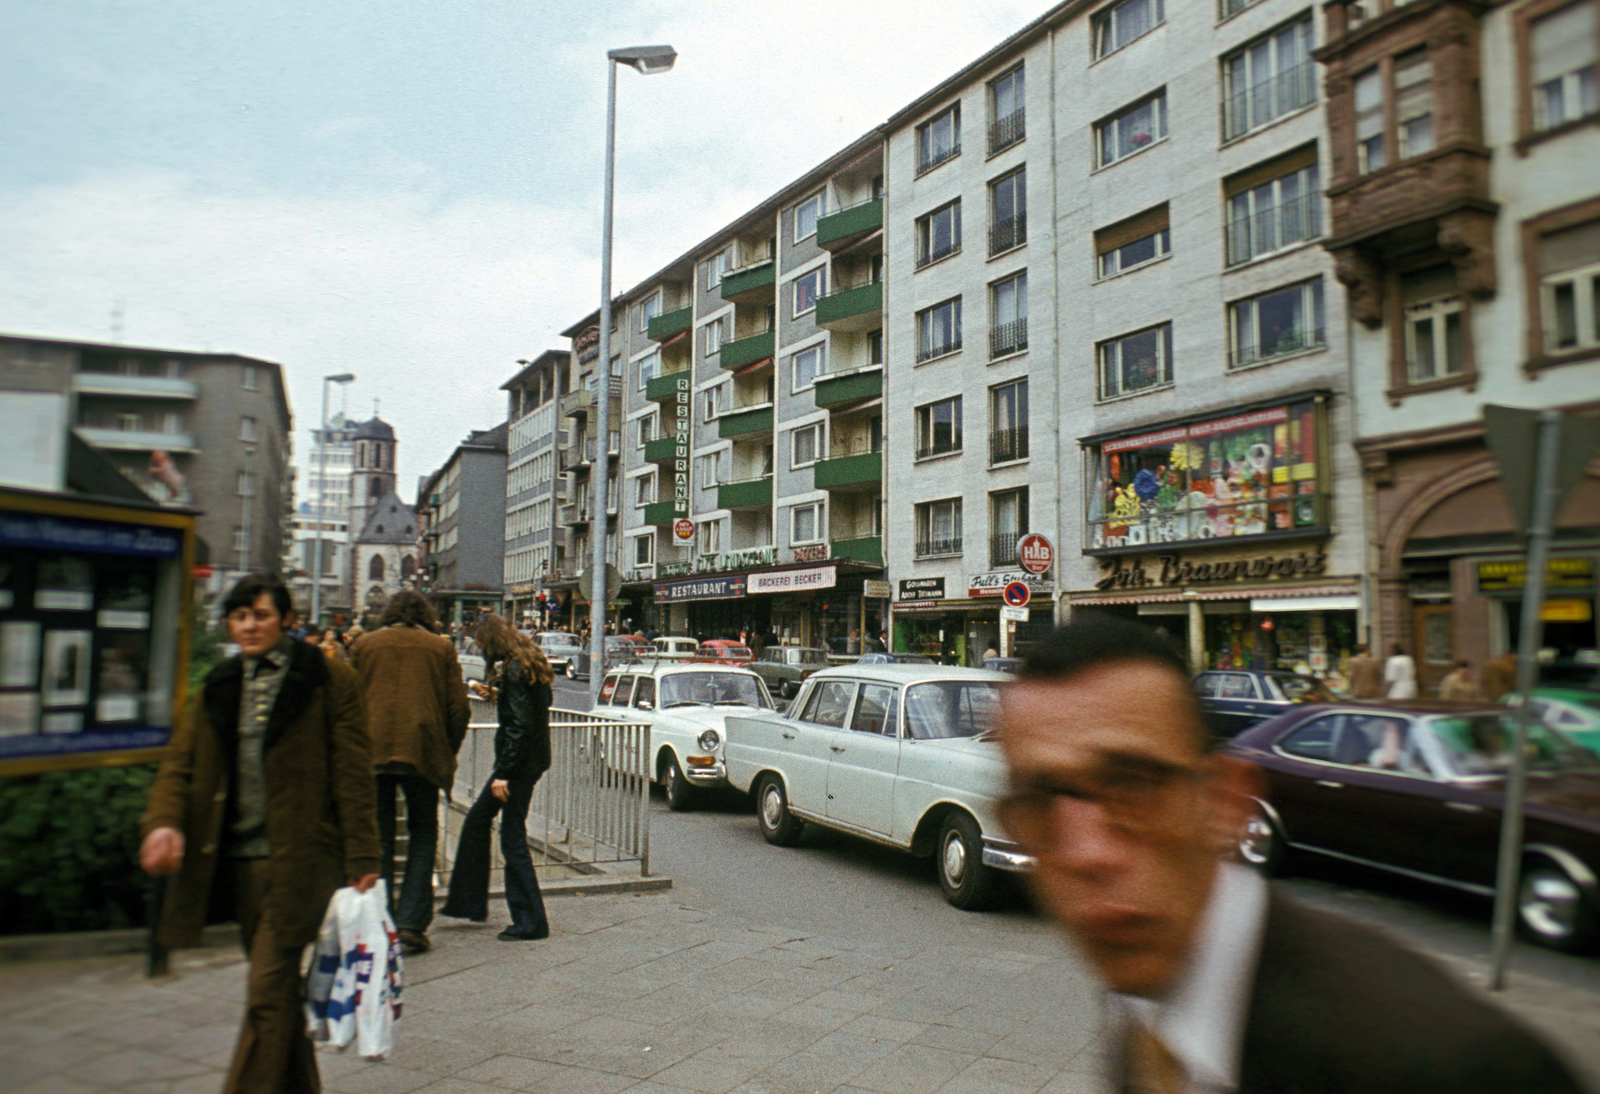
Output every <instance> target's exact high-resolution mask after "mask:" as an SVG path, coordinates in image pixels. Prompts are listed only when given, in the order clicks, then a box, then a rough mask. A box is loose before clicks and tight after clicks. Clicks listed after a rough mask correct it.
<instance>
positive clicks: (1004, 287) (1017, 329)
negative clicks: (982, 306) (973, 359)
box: [989, 271, 1028, 360]
mask: <svg viewBox="0 0 1600 1094" xmlns="http://www.w3.org/2000/svg"><path fill="white" fill-rule="evenodd" d="M1027 348H1028V274H1027V271H1023V272H1022V273H1019V274H1014V275H1012V276H1011V277H1008V278H1005V279H1004V280H1002V281H996V282H995V283H994V284H993V285H991V286H989V357H990V359H991V360H992V359H994V358H996V357H1004V356H1006V355H1007V354H1008V353H1019V352H1021V351H1022V350H1025V349H1027Z"/></svg>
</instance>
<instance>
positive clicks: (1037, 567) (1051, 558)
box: [1017, 532, 1056, 574]
mask: <svg viewBox="0 0 1600 1094" xmlns="http://www.w3.org/2000/svg"><path fill="white" fill-rule="evenodd" d="M1055 560H1056V552H1055V548H1053V547H1051V546H1050V541H1049V540H1048V539H1045V538H1044V537H1043V536H1041V535H1040V534H1039V533H1038V532H1029V533H1028V534H1027V535H1025V536H1023V537H1022V539H1020V540H1019V541H1018V542H1017V562H1018V563H1019V564H1020V565H1021V566H1022V568H1023V569H1024V570H1027V571H1028V572H1029V573H1030V574H1042V573H1044V572H1046V571H1047V570H1049V569H1050V564H1051V563H1053V562H1055Z"/></svg>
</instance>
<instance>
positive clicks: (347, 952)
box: [306, 881, 403, 1060]
mask: <svg viewBox="0 0 1600 1094" xmlns="http://www.w3.org/2000/svg"><path fill="white" fill-rule="evenodd" d="M402 982H403V980H402V975H401V951H400V933H399V931H397V930H396V929H395V925H394V920H393V919H391V918H390V917H389V898H388V890H387V886H386V885H385V883H384V882H383V881H379V882H378V883H377V884H375V885H373V887H372V888H370V889H368V890H367V891H366V892H364V893H360V892H357V891H356V890H355V889H354V888H351V887H349V886H346V887H345V888H343V889H340V890H338V891H337V892H335V893H334V894H333V899H332V900H330V901H329V902H328V911H327V914H326V915H324V916H323V917H322V926H321V927H320V928H319V929H318V931H317V942H316V948H315V949H314V950H313V952H312V957H311V972H310V974H309V975H308V976H307V977H306V1025H307V1031H308V1032H309V1033H310V1035H311V1039H312V1040H313V1041H326V1042H329V1043H330V1044H332V1045H334V1046H335V1047H336V1048H338V1049H339V1050H340V1051H341V1052H342V1051H344V1050H345V1049H346V1048H348V1047H349V1046H350V1045H351V1043H352V1042H354V1043H355V1045H356V1051H357V1052H359V1053H360V1054H361V1056H362V1057H364V1058H365V1059H368V1060H381V1059H384V1058H385V1057H387V1056H388V1055H389V1053H391V1052H393V1051H394V1036H395V1030H396V1028H397V1027H398V1025H399V1023H400V1010H401V1003H400V994H401V988H402Z"/></svg>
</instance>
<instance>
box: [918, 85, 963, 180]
mask: <svg viewBox="0 0 1600 1094" xmlns="http://www.w3.org/2000/svg"><path fill="white" fill-rule="evenodd" d="M960 154H961V104H960V103H955V104H953V105H952V106H950V107H949V109H947V110H944V111H942V112H940V113H939V114H937V115H935V116H934V117H933V118H931V119H930V120H928V121H926V122H923V123H922V124H921V125H919V126H917V174H919V175H920V174H922V173H923V172H924V171H932V170H933V169H934V168H935V167H938V166H939V165H940V164H941V163H944V162H945V161H947V160H951V159H954V158H955V157H957V156H959V155H960Z"/></svg>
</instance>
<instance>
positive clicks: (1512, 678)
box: [1483, 650, 1517, 703]
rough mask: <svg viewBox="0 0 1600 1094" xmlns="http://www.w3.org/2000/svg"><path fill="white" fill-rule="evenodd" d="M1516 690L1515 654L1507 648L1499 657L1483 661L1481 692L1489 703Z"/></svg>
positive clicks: (1496, 701) (1497, 700)
mask: <svg viewBox="0 0 1600 1094" xmlns="http://www.w3.org/2000/svg"><path fill="white" fill-rule="evenodd" d="M1516 690H1517V654H1516V651H1515V650H1508V651H1507V652H1505V653H1502V654H1501V655H1500V656H1499V657H1493V658H1490V659H1489V660H1488V661H1485V662H1484V663H1483V694H1484V697H1485V698H1487V699H1488V700H1489V702H1491V703H1498V702H1499V701H1500V700H1501V699H1504V698H1505V697H1506V696H1507V695H1509V694H1510V693H1511V692H1513V691H1516Z"/></svg>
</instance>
